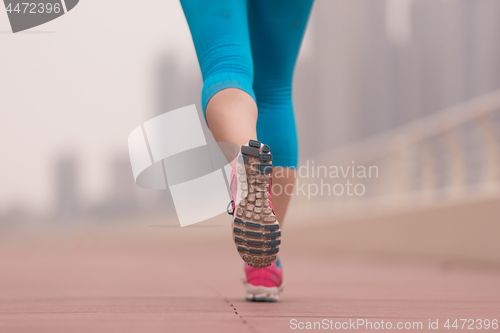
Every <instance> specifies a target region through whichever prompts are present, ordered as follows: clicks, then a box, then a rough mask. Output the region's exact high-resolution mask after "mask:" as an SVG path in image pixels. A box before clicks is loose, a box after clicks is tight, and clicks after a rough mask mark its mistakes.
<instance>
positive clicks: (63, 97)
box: [0, 0, 310, 212]
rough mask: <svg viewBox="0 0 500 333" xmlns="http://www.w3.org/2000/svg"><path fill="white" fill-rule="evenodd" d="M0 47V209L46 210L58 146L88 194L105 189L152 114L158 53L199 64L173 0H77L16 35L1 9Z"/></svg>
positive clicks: (189, 65)
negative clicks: (75, 162)
mask: <svg viewBox="0 0 500 333" xmlns="http://www.w3.org/2000/svg"><path fill="white" fill-rule="evenodd" d="M0 45H1V46H2V52H1V62H0V177H1V186H0V212H1V211H4V210H5V209H8V208H9V207H11V206H12V205H15V204H17V205H23V206H24V205H26V206H29V207H33V208H35V209H48V208H49V207H50V205H51V204H52V202H53V194H54V193H53V185H52V182H53V173H54V171H53V166H54V161H55V159H56V157H57V156H58V155H59V154H61V153H63V152H74V153H75V154H76V155H77V156H78V157H79V159H80V166H81V176H82V179H83V180H84V181H85V183H84V184H82V185H83V190H84V192H85V195H86V196H87V197H89V198H91V199H92V200H99V199H100V198H102V197H103V196H105V195H106V192H105V189H106V188H107V186H108V180H109V176H108V173H109V170H108V167H109V160H110V159H111V158H112V157H113V156H115V155H116V154H124V153H125V154H126V153H127V151H128V150H127V137H128V134H129V133H130V132H131V131H132V130H133V129H134V128H135V127H136V126H138V125H140V124H141V123H142V122H144V121H145V120H148V119H150V118H151V117H152V116H153V114H154V112H155V102H156V100H155V98H156V96H155V94H156V93H157V90H156V89H155V86H154V84H155V75H154V70H155V66H156V65H157V61H158V59H159V58H160V56H161V55H164V54H166V53H171V54H175V55H178V56H179V57H178V58H179V60H180V65H181V66H182V69H183V70H186V71H193V70H195V71H198V70H199V69H198V67H197V66H198V65H197V61H196V54H195V52H194V47H193V45H192V41H191V37H190V34H189V29H188V26H187V23H186V21H185V18H184V16H183V13H182V9H181V6H180V4H179V2H178V1H177V0H169V1H165V0H155V1H153V0H150V1H147V2H138V1H125V0H106V1H98V0H82V1H80V3H79V4H78V6H77V7H75V9H73V10H72V11H71V12H69V13H68V14H66V15H64V16H62V17H60V18H58V19H56V20H54V21H52V22H49V23H46V24H44V25H42V26H39V27H36V28H33V29H31V30H28V31H27V32H22V33H18V34H12V33H11V32H10V25H9V21H8V18H7V14H6V12H5V11H4V10H0ZM304 46H305V48H306V49H308V48H310V47H308V42H305V45H304ZM305 51H306V52H307V50H305ZM132 181H133V180H132Z"/></svg>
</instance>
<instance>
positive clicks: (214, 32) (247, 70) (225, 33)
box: [181, 0, 313, 168]
mask: <svg viewBox="0 0 500 333" xmlns="http://www.w3.org/2000/svg"><path fill="white" fill-rule="evenodd" d="M312 3H313V0H181V5H182V8H183V10H184V14H185V15H186V19H187V22H188V24H189V29H190V30H191V35H192V37H193V42H194V46H195V48H196V54H197V56H198V61H199V63H200V68H201V72H202V75H203V91H202V106H203V112H205V109H206V106H207V103H208V101H210V99H211V98H212V97H213V96H214V95H215V94H216V93H218V92H219V91H221V90H223V89H227V88H238V89H241V90H243V91H245V92H247V93H248V94H249V95H250V96H252V97H253V98H254V100H255V102H256V103H257V108H258V110H259V111H258V112H259V115H258V120H257V138H258V139H259V140H260V141H262V142H264V143H266V144H268V145H269V146H270V147H271V151H272V153H273V164H274V165H276V166H284V167H291V168H296V167H297V160H298V147H297V131H296V128H295V118H294V114H293V102H292V79H293V70H294V67H295V61H296V59H297V55H298V53H299V49H300V44H301V42H302V36H303V34H304V30H305V28H306V25H307V20H308V17H309V13H310V11H311V7H312Z"/></svg>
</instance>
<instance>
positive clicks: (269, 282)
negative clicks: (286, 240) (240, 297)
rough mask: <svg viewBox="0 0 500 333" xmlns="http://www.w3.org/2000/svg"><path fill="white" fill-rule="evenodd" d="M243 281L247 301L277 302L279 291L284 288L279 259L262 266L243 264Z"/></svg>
mask: <svg viewBox="0 0 500 333" xmlns="http://www.w3.org/2000/svg"><path fill="white" fill-rule="evenodd" d="M243 283H244V284H245V287H246V288H247V297H246V300H247V301H250V302H252V301H253V302H277V301H278V300H279V293H281V292H282V291H283V288H284V283H283V270H282V268H281V261H280V259H279V258H278V259H276V261H273V263H272V264H271V266H268V267H264V268H253V267H251V266H248V265H246V264H245V273H244V275H243Z"/></svg>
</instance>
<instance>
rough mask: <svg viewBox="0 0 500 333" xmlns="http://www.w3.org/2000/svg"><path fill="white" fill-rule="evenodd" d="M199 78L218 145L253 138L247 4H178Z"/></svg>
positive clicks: (234, 0)
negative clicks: (186, 25) (190, 40)
mask: <svg viewBox="0 0 500 333" xmlns="http://www.w3.org/2000/svg"><path fill="white" fill-rule="evenodd" d="M181 4H182V8H183V10H184V13H185V15H186V19H187V21H188V24H189V28H190V30H191V35H192V37H193V42H194V45H195V48H196V54H197V56H198V61H199V63H200V68H201V72H202V75H203V83H204V84H203V91H202V106H203V111H204V112H205V116H206V119H207V123H208V126H209V127H210V130H211V132H212V134H213V135H214V138H215V140H216V141H218V142H231V143H234V144H237V145H238V146H242V145H244V144H247V143H248V141H249V140H250V139H253V140H255V139H257V133H256V124H257V105H256V103H255V94H254V92H253V87H252V86H253V62H252V53H251V49H250V37H249V33H248V20H247V17H248V15H247V1H243V0H218V1H212V0H181Z"/></svg>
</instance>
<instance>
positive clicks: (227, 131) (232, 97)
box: [206, 88, 296, 227]
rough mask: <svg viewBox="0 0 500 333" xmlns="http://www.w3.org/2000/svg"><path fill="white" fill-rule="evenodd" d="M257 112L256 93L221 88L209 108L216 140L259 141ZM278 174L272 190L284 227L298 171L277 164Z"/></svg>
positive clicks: (244, 142) (276, 211)
mask: <svg viewBox="0 0 500 333" xmlns="http://www.w3.org/2000/svg"><path fill="white" fill-rule="evenodd" d="M257 114H258V113H257V104H256V103H255V101H254V99H253V98H252V96H250V95H249V94H247V93H246V92H244V91H243V90H240V89H236V88H229V89H224V90H221V91H220V92H218V93H217V94H215V95H214V96H213V97H212V98H211V99H210V101H209V102H208V104H207V108H206V117H207V123H208V127H210V130H211V131H212V134H213V136H214V138H215V141H217V142H231V143H234V144H237V145H238V146H243V145H245V144H248V141H249V140H257V130H256V128H257ZM279 169H281V170H279ZM274 173H275V174H276V176H277V177H273V185H272V186H273V187H272V189H271V194H272V201H273V208H274V213H275V214H276V218H277V219H278V221H279V223H280V226H281V227H283V220H284V218H285V214H286V210H287V208H288V203H289V202H290V197H291V196H290V195H288V194H287V193H289V194H290V193H292V192H293V186H294V184H295V177H296V172H295V170H293V169H289V168H282V167H276V168H275V171H274ZM287 185H288V186H287ZM280 189H281V190H282V191H281V194H280ZM274 192H277V193H278V194H275V193H274Z"/></svg>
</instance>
